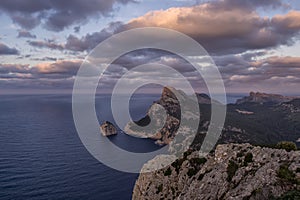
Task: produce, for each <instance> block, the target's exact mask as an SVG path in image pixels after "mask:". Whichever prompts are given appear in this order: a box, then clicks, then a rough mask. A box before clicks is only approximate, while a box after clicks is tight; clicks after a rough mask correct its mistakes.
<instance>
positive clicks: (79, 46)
mask: <svg viewBox="0 0 300 200" xmlns="http://www.w3.org/2000/svg"><path fill="white" fill-rule="evenodd" d="M122 25H123V24H122V23H121V22H113V23H110V24H108V26H107V27H106V28H104V29H102V30H101V31H99V32H95V33H92V34H87V35H85V36H83V37H81V38H77V37H76V36H74V35H69V37H68V38H67V42H66V44H65V48H66V49H68V50H72V51H86V50H87V51H89V50H92V49H93V48H94V47H95V46H96V45H98V44H99V43H100V42H101V41H103V40H105V39H107V38H108V37H110V36H111V35H113V34H114V33H116V32H119V31H120V29H121V27H122Z"/></svg>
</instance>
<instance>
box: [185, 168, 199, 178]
mask: <svg viewBox="0 0 300 200" xmlns="http://www.w3.org/2000/svg"><path fill="white" fill-rule="evenodd" d="M196 174H197V170H195V169H194V168H190V169H189V171H188V172H187V175H188V176H189V177H190V178H191V177H192V176H194V175H196Z"/></svg>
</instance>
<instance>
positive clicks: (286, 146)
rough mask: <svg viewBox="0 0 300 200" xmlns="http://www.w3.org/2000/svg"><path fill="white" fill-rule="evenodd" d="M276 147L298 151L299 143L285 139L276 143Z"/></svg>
mask: <svg viewBox="0 0 300 200" xmlns="http://www.w3.org/2000/svg"><path fill="white" fill-rule="evenodd" d="M276 148H278V149H285V150H286V151H296V150H297V145H296V144H295V143H294V142H288V141H283V142H279V143H278V144H277V145H276Z"/></svg>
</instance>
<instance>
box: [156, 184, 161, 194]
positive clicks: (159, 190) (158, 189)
mask: <svg viewBox="0 0 300 200" xmlns="http://www.w3.org/2000/svg"><path fill="white" fill-rule="evenodd" d="M162 190H163V184H160V185H159V186H158V187H157V191H156V194H159V193H160V192H162Z"/></svg>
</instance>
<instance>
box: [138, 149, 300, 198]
mask: <svg viewBox="0 0 300 200" xmlns="http://www.w3.org/2000/svg"><path fill="white" fill-rule="evenodd" d="M299 190H300V151H291V152H287V151H286V150H283V149H272V148H265V147H258V146H252V145H250V144H224V145H218V146H217V147H216V149H215V152H214V153H211V154H209V155H207V156H206V157H205V158H204V157H202V158H201V157H199V153H198V152H192V153H190V155H189V154H188V153H187V154H185V156H184V157H183V158H181V159H178V160H176V161H175V162H174V163H173V164H172V165H171V166H169V167H165V168H164V169H161V170H159V171H156V172H150V173H143V174H141V175H140V176H139V178H138V180H137V181H136V184H135V187H134V191H133V199H134V200H139V199H151V200H152V199H185V200H194V199H199V200H200V199H201V200H202V199H211V200H214V199H215V200H217V199H234V200H241V199H250V200H267V199H277V198H279V197H286V196H288V195H289V196H290V198H289V199H299V197H300V196H299V195H300V192H299Z"/></svg>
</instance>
